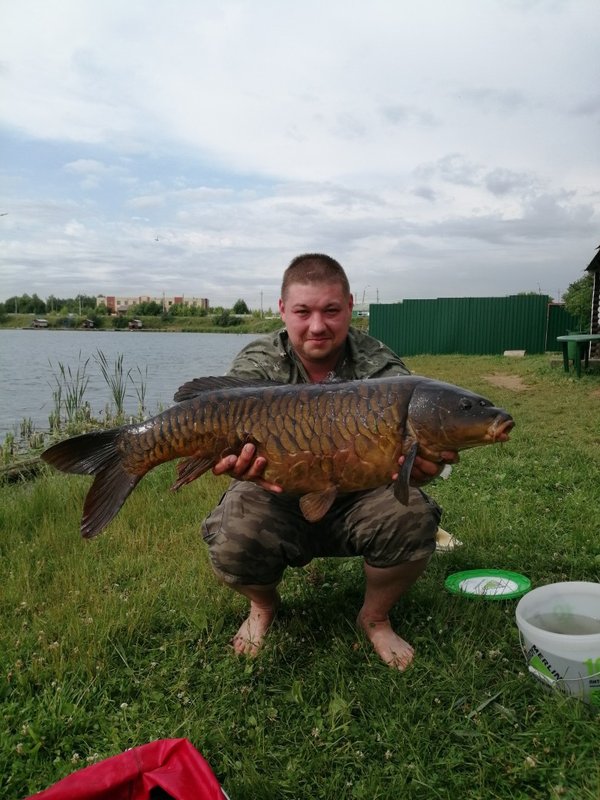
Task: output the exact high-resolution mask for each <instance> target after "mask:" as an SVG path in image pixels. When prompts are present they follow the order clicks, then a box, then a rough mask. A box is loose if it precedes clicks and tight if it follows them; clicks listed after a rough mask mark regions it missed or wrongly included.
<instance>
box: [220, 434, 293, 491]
mask: <svg viewBox="0 0 600 800" xmlns="http://www.w3.org/2000/svg"><path fill="white" fill-rule="evenodd" d="M255 454H256V447H255V446H254V445H253V444H245V445H244V446H243V447H242V450H241V452H240V454H239V456H236V455H232V456H225V458H222V459H221V460H220V461H218V462H217V463H216V464H215V465H214V467H213V469H212V471H213V474H214V475H230V476H231V477H232V478H235V479H236V480H238V481H253V482H254V483H256V484H257V486H260V487H261V489H266V490H267V491H268V492H283V489H282V488H281V486H279V485H278V484H276V483H268V482H267V481H265V480H264V479H263V477H262V475H263V472H264V471H265V467H266V466H267V459H266V458H263V457H262V456H258V457H257V458H255Z"/></svg>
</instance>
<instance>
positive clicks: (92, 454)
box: [42, 428, 145, 539]
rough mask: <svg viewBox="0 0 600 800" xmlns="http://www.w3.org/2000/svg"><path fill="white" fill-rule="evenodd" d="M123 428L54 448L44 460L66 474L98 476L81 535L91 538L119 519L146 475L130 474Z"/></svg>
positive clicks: (82, 520) (47, 452)
mask: <svg viewBox="0 0 600 800" xmlns="http://www.w3.org/2000/svg"><path fill="white" fill-rule="evenodd" d="M121 433H122V428H114V429H112V430H108V431H94V432H92V433H85V434H83V435H82V436H75V437H73V438H71V439H66V440H65V441H64V442H59V443H58V444H55V445H52V447H49V448H48V449H47V450H46V451H44V452H43V453H42V458H43V459H44V461H47V462H48V464H52V466H53V467H56V469H59V470H61V471H62V472H69V473H74V474H77V475H94V476H95V478H94V482H93V484H92V486H91V488H90V490H89V492H88V493H87V496H86V498H85V503H84V505H83V516H82V518H81V535H82V536H84V537H85V538H86V539H91V538H92V537H93V536H96V535H97V534H99V533H100V532H101V531H102V530H103V529H104V528H105V527H106V526H107V525H108V523H109V522H110V521H111V520H112V519H113V517H115V516H116V514H117V513H118V512H119V509H120V508H121V506H122V505H123V503H124V502H125V500H126V499H127V498H128V497H129V495H130V494H131V492H132V491H133V490H134V489H135V487H136V486H137V484H138V483H139V482H140V480H141V479H142V478H143V477H144V474H145V473H143V474H141V475H140V474H132V473H130V472H127V470H126V469H125V467H124V464H123V458H122V454H121V451H120V450H119V449H118V448H117V442H118V438H119V435H120V434H121Z"/></svg>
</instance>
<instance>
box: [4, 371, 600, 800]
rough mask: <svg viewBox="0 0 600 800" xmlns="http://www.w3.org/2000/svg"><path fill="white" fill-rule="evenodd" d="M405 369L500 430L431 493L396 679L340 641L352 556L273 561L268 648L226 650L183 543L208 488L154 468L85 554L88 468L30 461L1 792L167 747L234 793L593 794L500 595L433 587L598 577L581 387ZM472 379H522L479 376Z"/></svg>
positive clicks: (212, 599) (225, 611)
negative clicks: (508, 575)
mask: <svg viewBox="0 0 600 800" xmlns="http://www.w3.org/2000/svg"><path fill="white" fill-rule="evenodd" d="M410 366H411V368H412V369H414V370H415V371H417V372H420V373H422V374H426V375H430V376H438V377H440V378H443V379H447V380H451V381H452V382H454V383H459V384H462V385H465V386H468V387H469V388H472V389H474V390H478V391H481V392H482V393H483V394H484V395H486V396H488V397H490V399H492V400H494V402H495V403H496V404H498V405H502V406H504V407H505V408H507V410H509V411H510V412H511V413H513V415H514V417H515V419H516V422H517V428H516V429H515V431H514V433H513V435H512V438H511V441H510V442H509V443H508V444H506V445H503V446H495V447H486V448H481V449H479V450H473V451H471V452H466V453H464V454H463V456H462V459H461V463H460V465H459V466H458V467H456V468H455V470H454V472H453V474H452V476H451V478H450V479H449V480H448V481H439V482H437V483H435V484H433V485H431V487H430V493H431V494H432V495H433V496H434V497H435V498H436V499H437V500H438V502H440V504H442V505H443V507H444V509H445V515H444V527H446V528H447V529H449V530H450V531H452V532H453V533H455V534H456V535H457V536H458V537H459V538H460V539H461V540H462V541H463V542H464V547H462V548H460V549H458V550H456V551H454V552H453V553H451V554H448V555H443V556H442V555H436V556H434V558H433V560H432V562H431V564H430V566H429V568H428V570H427V572H426V574H425V576H424V577H423V578H422V579H421V580H420V581H419V582H418V583H417V584H416V586H415V587H414V589H413V590H412V592H411V593H410V594H409V595H408V596H407V597H406V598H405V599H404V600H403V601H402V602H401V603H400V604H399V606H398V608H397V609H396V610H395V611H394V615H393V619H394V622H395V624H396V625H397V627H398V629H399V630H401V631H402V632H403V633H404V635H405V636H406V637H407V638H408V639H409V641H411V642H412V643H413V645H414V646H415V648H416V653H417V655H416V662H415V665H414V666H413V667H412V668H411V669H410V670H409V671H408V672H406V673H404V674H402V673H398V672H395V671H393V670H391V669H389V668H387V667H386V666H385V665H383V664H381V663H380V662H379V660H378V658H377V657H376V656H375V655H374V654H373V653H372V652H371V650H370V648H369V647H368V646H367V644H366V643H365V641H364V640H363V639H361V638H360V637H359V636H358V635H357V633H356V631H355V629H354V618H355V616H356V611H357V609H358V607H359V606H360V602H361V588H362V577H361V566H360V563H359V562H358V560H355V559H354V560H353V559H349V560H334V559H328V560H322V561H317V562H313V564H311V565H310V566H309V567H308V568H307V569H305V570H289V572H288V573H287V575H286V578H285V579H284V583H283V586H282V594H283V597H284V605H283V607H282V610H281V614H280V616H279V618H278V621H277V623H276V625H275V626H274V628H273V630H272V632H271V635H270V638H269V642H268V644H267V646H266V648H265V649H264V651H263V652H262V654H261V655H260V656H259V657H258V659H256V660H255V661H246V660H244V659H240V658H237V657H235V656H234V655H233V653H232V651H231V649H230V648H229V646H228V642H229V640H230V638H231V636H232V635H233V634H234V633H235V631H236V630H237V627H238V626H239V624H240V622H241V620H242V619H243V616H244V603H243V601H242V600H241V599H240V598H238V597H237V596H236V595H234V594H233V593H232V592H229V591H228V590H226V589H224V588H222V587H220V586H218V585H217V584H216V583H215V581H214V579H213V577H212V575H211V572H210V568H209V567H208V565H207V558H206V553H205V550H204V546H203V544H202V541H201V538H200V536H199V525H200V521H201V519H202V517H203V516H204V515H205V514H206V512H207V511H208V510H209V509H210V508H211V507H212V506H213V505H214V503H215V502H216V501H217V499H218V497H219V495H220V493H221V492H222V490H223V488H224V486H226V481H224V480H223V479H216V478H214V477H213V476H204V477H203V478H201V479H200V480H199V481H196V482H195V483H194V484H192V485H190V486H188V487H185V488H184V489H182V490H181V491H180V492H179V493H176V494H173V493H171V492H169V491H168V486H169V484H170V482H171V481H172V478H173V465H164V466H163V467H160V468H159V469H157V470H155V471H154V472H153V473H151V474H150V475H149V476H148V477H147V478H146V479H145V480H144V481H143V483H142V484H141V485H140V487H139V488H138V489H136V491H135V492H134V494H133V495H132V497H131V498H130V499H129V500H128V501H127V503H126V505H125V507H124V508H123V510H122V511H121V513H120V514H119V515H118V517H117V518H116V519H115V521H114V522H113V523H112V524H111V525H110V527H109V528H108V530H107V531H106V532H105V533H104V534H103V535H102V536H100V537H99V538H98V539H96V540H93V541H91V542H84V541H82V540H81V539H80V538H79V536H78V526H79V517H80V514H81V506H82V501H83V497H84V494H85V491H86V488H87V486H88V485H89V483H88V480H87V479H85V478H79V477H76V476H65V475H62V474H59V473H56V472H53V471H51V470H50V469H48V470H45V471H44V472H43V473H42V475H41V476H40V477H39V478H38V479H37V480H35V481H29V482H23V483H19V484H13V485H5V486H3V487H2V488H0V492H1V494H2V502H1V504H0V531H1V536H0V556H1V563H2V568H3V581H2V591H1V592H0V608H1V614H2V625H1V628H0V630H1V633H0V663H1V674H2V683H1V685H0V687H1V688H0V691H1V700H2V711H3V714H2V719H3V724H2V726H1V728H0V789H1V791H0V796H2V797H3V798H6V799H7V800H10V798H23V797H24V796H26V795H28V794H30V793H32V792H34V791H36V790H40V789H42V788H45V787H47V786H49V785H50V784H51V783H53V782H55V781H57V780H59V779H60V778H61V777H63V776H65V775H67V774H69V773H70V772H72V771H73V770H75V769H77V768H79V767H82V766H85V765H86V764H88V763H91V762H93V761H96V760H99V759H102V758H106V757H108V756H111V755H114V754H115V753H118V752H121V751H123V750H124V749H126V748H128V747H132V746H135V745H138V744H142V743H144V742H147V741H150V740H153V739H156V738H163V737H179V736H186V737H188V738H189V739H190V740H191V741H192V743H193V744H194V745H195V746H196V747H197V748H198V750H199V751H200V752H201V753H202V754H203V755H204V756H205V758H206V759H207V760H208V761H209V763H210V764H211V766H212V767H213V769H214V771H215V773H216V775H217V777H218V778H219V780H220V781H221V782H222V783H223V785H224V787H225V789H226V790H227V792H228V794H229V795H230V796H231V798H232V800H250V799H252V800H257V799H258V800H260V799H261V798H265V800H266V799H267V798H269V800H271V799H272V798H289V799H290V800H292V799H293V800H300V799H303V798H332V799H334V798H335V799H336V800H337V798H369V800H374V799H375V798H381V799H382V800H383V798H386V800H388V799H389V798H396V797H403V798H409V799H410V798H415V800H417V798H418V799H419V800H421V799H424V800H429V798H440V799H442V798H443V799H444V800H445V798H465V799H466V800H468V799H471V800H485V799H486V798H507V799H508V798H511V800H512V799H514V800H517V799H519V800H520V799H521V798H522V799H523V800H525V799H526V798H527V799H528V798H539V799H540V800H541V799H542V798H543V799H544V800H546V799H547V798H550V799H552V798H568V800H597V798H598V796H599V794H600V773H599V766H598V765H599V764H600V716H599V715H598V714H597V712H596V710H595V709H594V708H593V707H591V706H589V705H586V704H584V703H581V702H579V701H577V700H573V699H571V698H566V697H563V696H562V695H559V694H556V693H547V692H545V691H544V690H543V689H542V688H541V687H540V685H539V684H537V683H536V682H534V680H533V679H532V678H531V677H530V676H529V675H528V674H527V670H526V665H525V663H524V658H523V655H522V653H521V650H520V645H519V638H518V631H517V628H516V624H515V620H514V609H515V602H514V601H501V602H490V601H486V600H483V599H481V600H466V599H463V598H458V597H455V596H452V595H449V594H447V593H446V592H445V590H444V588H443V582H444V579H445V578H446V576H447V575H448V574H450V573H451V572H455V571H457V570H461V569H470V568H477V567H491V568H506V569H514V570H517V571H519V572H523V573H525V574H526V575H528V576H529V577H530V578H531V580H532V582H533V584H534V585H539V584H543V583H548V582H552V581H558V580H565V579H566V580H579V579H582V580H596V581H597V580H598V579H599V576H600V556H599V552H600V549H599V547H598V530H599V525H598V520H599V513H598V512H599V502H598V485H599V478H600V462H599V460H598V452H599V444H600V424H599V422H598V412H597V409H598V403H599V401H600V376H598V375H597V374H596V375H587V376H584V377H582V379H581V380H576V379H573V378H572V377H571V376H567V375H565V374H564V373H563V372H562V369H561V368H560V367H553V368H551V367H550V366H549V359H548V357H544V358H543V357H531V358H525V359H510V360H509V359H504V358H501V357H497V358H495V357H458V356H446V357H445V356H439V357H425V356H424V357H420V358H412V359H410ZM494 373H496V374H502V375H504V376H506V375H512V376H517V377H520V378H521V379H522V380H523V382H524V383H525V385H526V386H527V388H526V390H524V391H515V390H511V389H504V388H498V387H495V386H493V385H491V384H490V383H489V382H488V381H487V380H486V379H485V376H489V375H492V374H494ZM596 655H600V654H596Z"/></svg>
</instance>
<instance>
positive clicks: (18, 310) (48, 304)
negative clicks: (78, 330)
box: [0, 293, 251, 327]
mask: <svg viewBox="0 0 600 800" xmlns="http://www.w3.org/2000/svg"><path fill="white" fill-rule="evenodd" d="M250 313H251V312H250V310H249V308H248V305H247V304H246V301H245V300H242V299H241V298H240V299H239V300H236V302H235V303H234V304H233V307H232V308H231V309H227V308H224V307H223V306H217V307H215V308H210V309H208V310H207V309H206V308H200V307H198V306H192V305H187V304H185V303H177V304H174V305H172V306H171V307H170V308H169V309H168V310H167V311H165V309H164V308H163V306H162V304H161V303H157V302H155V301H149V302H144V303H138V304H137V305H135V306H131V308H129V309H128V313H127V316H134V317H135V316H149V317H152V316H154V317H160V316H163V317H165V316H166V317H169V316H170V317H190V316H194V317H195V316H199V317H204V316H206V315H207V314H214V315H216V318H217V324H221V325H223V326H224V327H226V326H227V325H228V324H235V323H233V322H232V321H231V320H234V319H236V317H235V316H232V315H236V314H250ZM0 314H35V315H36V316H43V315H45V314H58V315H59V316H67V315H69V314H78V315H79V316H86V317H89V318H91V319H92V318H93V317H94V316H95V315H105V314H108V309H107V308H106V306H105V305H104V304H100V305H98V304H97V302H96V298H95V297H91V296H90V295H84V294H78V295H77V296H76V297H55V296H54V295H50V296H49V297H48V298H47V299H46V300H43V299H42V298H41V297H39V296H38V295H37V294H35V293H34V294H31V295H30V294H22V295H14V296H13V297H9V298H8V299H7V300H5V301H4V302H2V303H0ZM218 320H221V322H218Z"/></svg>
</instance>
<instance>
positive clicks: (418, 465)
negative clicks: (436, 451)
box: [392, 450, 459, 486]
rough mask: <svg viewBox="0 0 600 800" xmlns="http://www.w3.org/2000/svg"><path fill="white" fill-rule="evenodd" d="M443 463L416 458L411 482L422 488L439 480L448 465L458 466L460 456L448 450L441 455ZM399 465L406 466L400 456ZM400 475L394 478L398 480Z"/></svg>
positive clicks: (396, 474)
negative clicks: (430, 482)
mask: <svg viewBox="0 0 600 800" xmlns="http://www.w3.org/2000/svg"><path fill="white" fill-rule="evenodd" d="M441 457H442V461H428V460H427V459H426V458H422V457H421V456H416V458H415V463H414V464H413V468H412V470H411V472H410V482H411V484H412V485H414V486H421V485H423V484H425V483H429V481H432V480H433V479H434V478H437V477H438V475H439V474H440V473H441V471H442V470H443V469H444V466H445V465H446V464H458V459H459V455H458V453H457V452H456V451H454V450H446V451H444V452H443V453H441ZM398 464H399V465H400V466H402V464H404V456H400V458H399V459H398ZM397 477H398V473H395V474H394V475H393V476H392V478H393V480H396V478H397Z"/></svg>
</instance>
